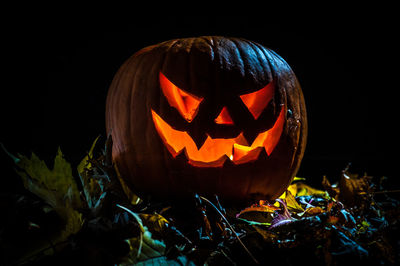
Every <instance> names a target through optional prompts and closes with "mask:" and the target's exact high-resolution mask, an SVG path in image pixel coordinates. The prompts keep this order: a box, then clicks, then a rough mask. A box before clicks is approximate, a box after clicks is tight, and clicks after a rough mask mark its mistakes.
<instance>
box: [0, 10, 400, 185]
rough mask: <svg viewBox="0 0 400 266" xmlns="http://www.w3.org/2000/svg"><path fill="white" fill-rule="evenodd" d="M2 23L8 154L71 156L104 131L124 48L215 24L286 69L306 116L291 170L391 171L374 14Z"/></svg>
mask: <svg viewBox="0 0 400 266" xmlns="http://www.w3.org/2000/svg"><path fill="white" fill-rule="evenodd" d="M8 23H11V24H12V25H11V26H10V27H8V26H7V25H5V26H3V29H4V30H3V31H2V33H1V34H2V39H3V45H4V44H5V47H4V46H3V47H4V48H3V49H2V58H3V59H2V65H3V69H4V70H3V71H2V72H3V75H2V76H3V78H2V79H3V82H2V83H3V85H2V89H1V106H0V107H1V110H0V113H1V125H2V127H1V132H0V134H1V135H0V142H2V143H3V144H4V145H5V146H6V148H7V149H8V150H9V151H10V152H12V153H18V152H20V153H23V154H29V153H30V152H31V151H34V152H35V153H36V154H38V155H39V157H41V158H43V159H45V160H46V161H47V162H48V163H49V164H51V161H52V158H54V155H55V154H56V151H57V148H58V146H61V149H62V151H63V153H64V154H65V157H66V159H67V160H68V161H70V162H72V163H73V164H75V165H76V164H77V163H78V162H79V161H80V160H81V158H82V157H83V156H84V155H85V152H86V151H87V150H88V149H89V147H90V145H91V143H92V142H93V140H94V139H95V138H96V137H97V136H98V135H99V134H101V135H102V136H103V137H104V136H105V127H104V113H105V100H106V94H107V90H108V87H109V85H110V83H111V81H112V78H113V76H114V74H115V73H116V71H117V70H118V68H119V66H120V65H121V64H122V63H123V62H124V61H125V60H126V59H127V58H128V57H129V56H131V55H132V54H133V53H134V52H136V51H137V50H139V49H140V48H143V47H145V46H148V45H151V44H155V43H158V42H161V41H164V40H169V39H173V38H180V37H193V36H200V35H223V36H233V37H242V38H246V39H249V40H253V41H256V42H258V43H260V44H262V45H264V46H266V47H269V48H271V49H272V50H274V51H276V52H277V53H278V54H279V55H281V56H282V57H283V58H284V59H285V60H286V61H287V62H288V63H289V65H290V66H291V67H292V69H293V70H294V72H295V73H296V75H297V77H298V79H299V81H300V84H301V85H302V88H303V92H304V95H305V98H306V105H307V111H308V119H309V137H308V144H307V149H306V153H305V156H304V160H303V163H302V166H301V168H300V171H299V173H298V176H302V177H306V178H308V180H310V181H311V182H314V183H316V184H319V183H320V181H321V178H322V176H323V175H327V176H328V177H329V178H330V179H331V180H336V179H337V178H338V177H339V175H340V172H341V170H342V169H343V168H344V167H345V166H346V165H347V163H349V162H351V163H352V168H351V170H353V172H358V173H359V174H363V173H364V172H367V173H368V174H370V175H375V176H383V175H386V176H389V177H390V178H391V179H392V180H396V178H397V169H396V165H395V159H396V158H397V157H398V156H397V153H396V151H397V148H395V146H397V145H398V144H397V141H398V137H397V135H398V134H397V133H396V131H397V128H396V127H397V121H398V114H397V113H396V111H395V109H396V104H397V100H396V98H398V97H399V96H398V95H397V91H398V88H399V86H398V84H397V83H396V77H397V75H398V73H396V72H398V66H397V65H396V63H397V61H396V59H395V58H396V57H397V56H398V52H397V49H398V40H397V37H398V30H396V26H395V24H394V21H393V20H392V19H391V18H390V17H388V16H385V14H380V16H378V14H374V15H373V16H370V14H365V15H364V16H358V17H354V16H353V15H350V16H346V17H343V16H341V15H340V14H337V15H335V16H333V17H328V18H325V17H324V16H321V17H319V18H315V19H309V20H308V21H307V22H305V21H303V20H302V19H299V20H296V19H293V20H292V21H289V20H287V19H284V18H281V19H278V20H272V19H267V17H266V16H259V15H248V16H245V15H230V16H226V15H209V16H205V15H204V16H182V15H179V16H172V15H171V16H165V15H164V16H156V15H148V16H147V15H144V16H141V17H140V18H138V17H135V16H132V19H129V22H128V23H126V22H124V23H120V24H119V23H111V22H107V23H105V22H104V21H102V22H98V21H96V20H93V21H85V22H82V21H76V20H75V19H74V18H73V17H68V18H64V17H63V18H57V16H54V17H51V18H50V17H49V18H42V19H38V18H37V17H35V16H34V17H33V18H32V17H30V18H29V19H27V18H25V19H15V20H14V21H8ZM8 25H9V24H8ZM1 165H2V170H4V171H5V175H6V176H5V177H4V178H3V180H6V181H8V182H10V186H17V185H18V183H16V182H15V181H13V180H14V179H13V178H15V175H14V174H13V167H12V163H11V160H8V159H7V157H6V156H4V154H3V153H2V155H1ZM3 173H4V172H3ZM397 184H398V182H397ZM2 187H3V188H4V187H6V186H2Z"/></svg>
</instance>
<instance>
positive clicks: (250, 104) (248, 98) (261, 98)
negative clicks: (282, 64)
mask: <svg viewBox="0 0 400 266" xmlns="http://www.w3.org/2000/svg"><path fill="white" fill-rule="evenodd" d="M273 96H274V82H270V83H269V84H268V85H267V86H265V87H264V88H262V89H260V90H258V91H255V92H251V93H248V94H244V95H241V96H240V99H242V101H243V103H244V104H245V105H246V106H247V108H248V109H249V111H250V113H251V114H252V115H253V117H254V119H257V118H258V117H259V116H260V115H261V113H262V111H263V110H264V109H265V107H266V106H267V105H268V103H269V102H270V101H271V99H272V97H273Z"/></svg>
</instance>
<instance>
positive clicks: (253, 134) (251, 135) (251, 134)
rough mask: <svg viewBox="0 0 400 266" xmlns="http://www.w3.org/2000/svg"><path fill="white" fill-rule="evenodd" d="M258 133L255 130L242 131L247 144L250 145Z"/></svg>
mask: <svg viewBox="0 0 400 266" xmlns="http://www.w3.org/2000/svg"><path fill="white" fill-rule="evenodd" d="M258 135H259V133H257V132H250V131H245V132H243V137H244V138H245V140H246V141H247V143H248V146H251V145H252V144H253V142H254V140H255V139H256V138H257V137H258Z"/></svg>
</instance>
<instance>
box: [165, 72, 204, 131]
mask: <svg viewBox="0 0 400 266" xmlns="http://www.w3.org/2000/svg"><path fill="white" fill-rule="evenodd" d="M160 86H161V90H162V92H163V93H164V96H165V97H166V98H167V100H168V103H169V105H171V106H172V107H174V108H176V109H177V110H178V111H179V113H180V114H181V116H182V117H183V118H185V120H186V121H188V122H189V123H190V122H192V120H193V119H194V117H195V116H196V115H197V112H198V110H199V105H200V103H201V101H202V100H203V98H201V97H197V96H195V95H193V94H190V93H188V92H186V91H184V90H181V89H180V88H178V87H177V86H175V84H173V83H172V82H171V81H169V80H168V79H167V77H166V76H164V74H163V73H161V72H160Z"/></svg>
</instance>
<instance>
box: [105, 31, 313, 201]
mask: <svg viewBox="0 0 400 266" xmlns="http://www.w3.org/2000/svg"><path fill="white" fill-rule="evenodd" d="M263 89H264V90H263ZM267 90H269V92H268V91H267ZM263 91H264V92H265V93H264V94H263V95H264V96H260V95H262V92H263ZM256 92H261V93H258V94H256ZM171 95H172V96H171ZM176 95H178V96H176ZM179 95H180V96H179ZM265 95H267V96H265ZM268 95H269V96H268ZM250 96H251V97H250ZM174 97H178V98H179V99H178V98H176V99H175V98H174ZM246 97H247V98H246ZM260 97H264V98H260ZM260 99H261V100H260ZM264 99H265V100H264ZM246 101H247V102H246ZM251 102H253V103H254V102H255V103H257V102H259V103H258V107H257V106H255V104H253V105H254V106H255V107H254V106H253V107H254V108H253V109H251V108H249V106H250V105H251ZM182 106H183V107H182ZM257 108H258V109H257ZM158 121H159V122H158ZM164 126H165V127H168V130H169V131H170V132H173V134H172V133H171V134H169V133H168V134H169V135H168V134H167V133H165V134H164V133H163V132H164V131H163V130H164V129H163V127H164ZM273 128H274V130H271V129H273ZM106 130H107V132H108V133H109V134H111V135H112V138H113V153H112V154H113V160H114V163H115V164H116V166H117V168H118V170H119V171H120V174H121V176H122V178H124V180H125V181H126V182H127V183H128V185H129V186H130V187H131V188H132V189H133V190H134V191H135V192H136V193H138V194H139V195H140V196H142V197H143V196H146V195H153V196H155V197H184V196H188V195H191V194H192V193H194V192H197V193H200V194H202V195H214V194H217V195H218V196H220V197H222V198H224V199H227V200H235V201H236V200H255V199H267V200H273V199H275V198H277V197H279V196H280V195H281V194H282V193H283V192H284V191H285V190H286V188H287V187H288V185H289V184H290V182H291V181H292V179H293V177H294V175H295V174H296V172H297V170H298V168H299V166H300V162H301V159H302V157H303V153H304V148H305V144H306V137H307V118H306V108H305V103H304V98H303V94H302V91H301V88H300V85H299V82H298V81H297V78H296V76H295V74H294V73H293V71H292V70H291V68H290V67H289V65H288V64H287V63H286V62H285V61H284V60H283V59H282V58H281V57H280V56H278V55H277V54H276V53H275V52H273V51H271V50H270V49H267V48H265V47H263V46H261V45H260V44H257V43H255V42H251V41H248V40H244V39H238V38H226V37H219V36H203V37H198V38H185V39H176V40H171V41H166V42H163V43H160V44H157V45H153V46H149V47H146V48H144V49H142V50H140V51H138V52H137V53H135V54H134V55H133V56H132V57H130V58H129V59H128V60H127V61H126V62H125V63H124V64H123V65H122V66H121V68H120V69H119V70H118V72H117V74H116V75H115V77H114V79H113V81H112V84H111V86H110V88H109V92H108V96H107V103H106ZM165 130H167V129H165ZM269 130H271V131H270V132H272V131H274V132H276V133H274V134H269V133H265V132H267V131H269ZM262 132H264V135H265V134H267V135H268V134H269V135H271V136H273V135H274V136H275V137H270V138H272V139H274V141H273V142H274V143H273V144H271V145H270V148H269V149H267V144H265V148H264V147H263V146H262V145H258V146H257V145H256V144H254V143H256V142H257V141H256V140H257V139H260V138H261V137H260V136H261V135H262V134H261V133H262ZM240 134H242V136H244V138H245V139H246V140H247V143H249V144H246V145H248V146H249V147H247V146H240V145H238V144H235V145H234V146H235V147H243V149H245V150H249V151H248V153H249V154H250V153H251V154H253V155H251V156H250V155H249V154H245V156H244V157H242V158H245V160H243V159H242V160H239V159H238V160H236V159H234V158H233V157H234V156H236V155H237V154H240V153H239V152H236V150H233V151H232V149H231V151H228V148H225V150H224V151H221V152H222V153H221V154H223V153H225V155H224V156H222V157H221V158H220V159H219V160H217V161H216V160H215V158H217V157H219V156H220V155H221V154H220V153H216V154H214V155H215V156H214V157H215V158H213V159H210V160H209V161H206V160H208V158H207V157H208V156H209V155H207V154H211V153H212V152H211V151H206V152H203V154H201V155H199V154H197V153H196V152H198V151H200V150H201V148H202V145H204V146H205V145H206V144H205V143H207V138H209V139H210V140H209V141H211V142H209V144H210V145H214V144H213V142H212V141H214V140H220V141H221V142H223V141H225V142H226V141H227V140H230V141H231V140H232V141H233V139H235V138H236V139H237V138H238V136H239V135H240ZM167 135H168V136H169V137H168V136H167ZM171 136H175V139H184V138H187V139H189V140H190V141H191V145H192V146H193V147H196V148H197V149H198V150H197V149H196V148H192V150H193V152H190V148H189V144H187V147H186V146H181V147H180V148H174V145H175V144H173V143H172V142H174V141H175V140H173V139H171V138H172V137H171ZM168 138H169V139H168ZM236 139H235V140H236ZM176 141H177V142H179V141H181V142H182V141H183V140H176ZM185 141H186V140H185ZM252 143H253V144H254V145H253V144H252ZM263 143H264V142H263ZM240 144H242V143H240ZM181 145H186V144H182V143H181ZM229 145H231V146H232V147H233V144H229ZM243 145H244V144H243ZM250 145H252V147H250ZM253 146H254V147H253ZM256 146H257V147H256ZM182 147H185V148H183V149H182ZM180 149H181V150H180ZM210 156H211V155H210ZM238 156H239V155H238ZM246 156H247V157H246ZM192 157H193V158H192ZM194 157H196V158H194Z"/></svg>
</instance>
